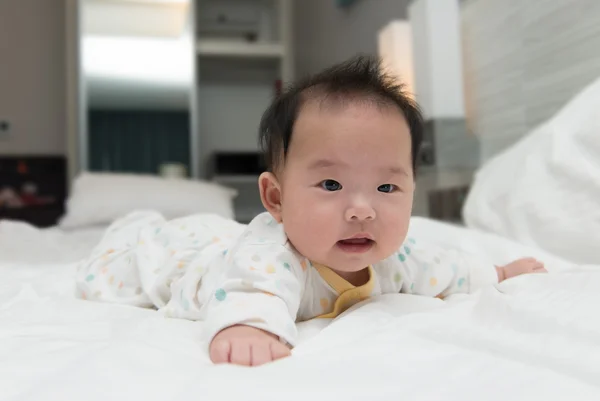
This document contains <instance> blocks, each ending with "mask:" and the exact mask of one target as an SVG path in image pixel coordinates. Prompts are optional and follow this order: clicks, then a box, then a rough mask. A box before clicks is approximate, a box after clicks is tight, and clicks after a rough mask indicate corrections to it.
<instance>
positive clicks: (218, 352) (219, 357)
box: [210, 340, 231, 363]
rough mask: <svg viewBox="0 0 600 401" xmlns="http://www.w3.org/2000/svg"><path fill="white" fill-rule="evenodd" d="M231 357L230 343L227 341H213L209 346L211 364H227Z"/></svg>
mask: <svg viewBox="0 0 600 401" xmlns="http://www.w3.org/2000/svg"><path fill="white" fill-rule="evenodd" d="M230 355H231V343H230V342H229V341H227V340H217V341H213V342H212V343H211V345H210V360H211V361H213V363H228V362H229V358H230Z"/></svg>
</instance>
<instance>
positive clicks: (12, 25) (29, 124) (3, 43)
mask: <svg viewBox="0 0 600 401" xmlns="http://www.w3.org/2000/svg"><path fill="white" fill-rule="evenodd" d="M0 55H1V58H2V61H1V62H0V88H1V90H0V119H6V120H9V122H10V123H11V130H10V134H9V136H8V137H2V138H0V154H3V155H8V154H36V155H37V154H44V155H50V154H52V155H62V154H64V153H65V146H66V145H65V7H64V1H63V0H43V1H40V0H0Z"/></svg>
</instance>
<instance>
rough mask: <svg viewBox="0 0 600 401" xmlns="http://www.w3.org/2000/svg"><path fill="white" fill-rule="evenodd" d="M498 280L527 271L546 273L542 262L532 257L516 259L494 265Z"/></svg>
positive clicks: (526, 272) (527, 272)
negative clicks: (501, 264) (503, 264)
mask: <svg viewBox="0 0 600 401" xmlns="http://www.w3.org/2000/svg"><path fill="white" fill-rule="evenodd" d="M496 272H497V273H498V282H502V281H504V280H508V279H509V278H512V277H515V276H519V275H521V274H529V273H547V272H548V271H547V270H546V269H545V268H544V264H543V263H542V262H540V261H538V260H536V259H534V258H523V259H517V260H515V261H514V262H512V263H509V264H507V265H505V266H496Z"/></svg>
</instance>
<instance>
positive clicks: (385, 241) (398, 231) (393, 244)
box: [378, 219, 408, 258]
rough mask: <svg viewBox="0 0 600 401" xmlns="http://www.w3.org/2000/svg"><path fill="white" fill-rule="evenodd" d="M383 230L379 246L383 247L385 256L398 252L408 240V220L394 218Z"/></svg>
mask: <svg viewBox="0 0 600 401" xmlns="http://www.w3.org/2000/svg"><path fill="white" fill-rule="evenodd" d="M383 229H384V230H383V232H382V233H380V234H379V237H380V238H379V241H378V244H379V247H380V248H381V251H382V253H384V254H385V255H383V257H384V258H385V257H388V256H389V255H391V254H392V253H394V252H396V251H397V250H398V249H399V248H400V246H401V245H402V244H403V243H404V241H405V240H406V236H407V233H408V221H405V220H402V219H394V220H390V221H388V222H386V223H385V226H384V227H383Z"/></svg>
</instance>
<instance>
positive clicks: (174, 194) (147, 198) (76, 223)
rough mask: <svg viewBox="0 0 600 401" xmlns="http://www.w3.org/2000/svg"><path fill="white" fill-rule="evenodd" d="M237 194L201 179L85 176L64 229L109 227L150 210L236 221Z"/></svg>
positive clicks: (72, 197) (69, 205)
mask: <svg viewBox="0 0 600 401" xmlns="http://www.w3.org/2000/svg"><path fill="white" fill-rule="evenodd" d="M236 195H237V191H235V190H233V189H231V188H226V187H223V186H221V185H217V184H213V183H209V182H206V181H201V180H186V179H173V178H172V179H165V178H161V177H156V176H150V175H135V174H108V173H83V174H81V175H80V176H79V177H78V178H77V179H76V180H75V182H74V183H73V187H72V189H71V195H70V196H69V199H68V200H67V205H66V206H67V212H66V214H65V216H63V218H62V219H61V221H60V222H59V226H60V227H61V228H64V229H72V228H81V227H89V226H97V225H108V224H110V223H111V222H113V221H114V220H116V219H117V218H119V217H122V216H124V215H126V214H128V213H130V212H132V211H135V210H140V209H150V210H155V211H157V212H159V213H161V214H162V215H163V216H164V217H165V218H167V219H173V218H177V217H182V216H187V215H190V214H195V213H214V214H217V215H219V216H222V217H225V218H230V219H232V218H234V210H233V199H234V198H235V197H236Z"/></svg>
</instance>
